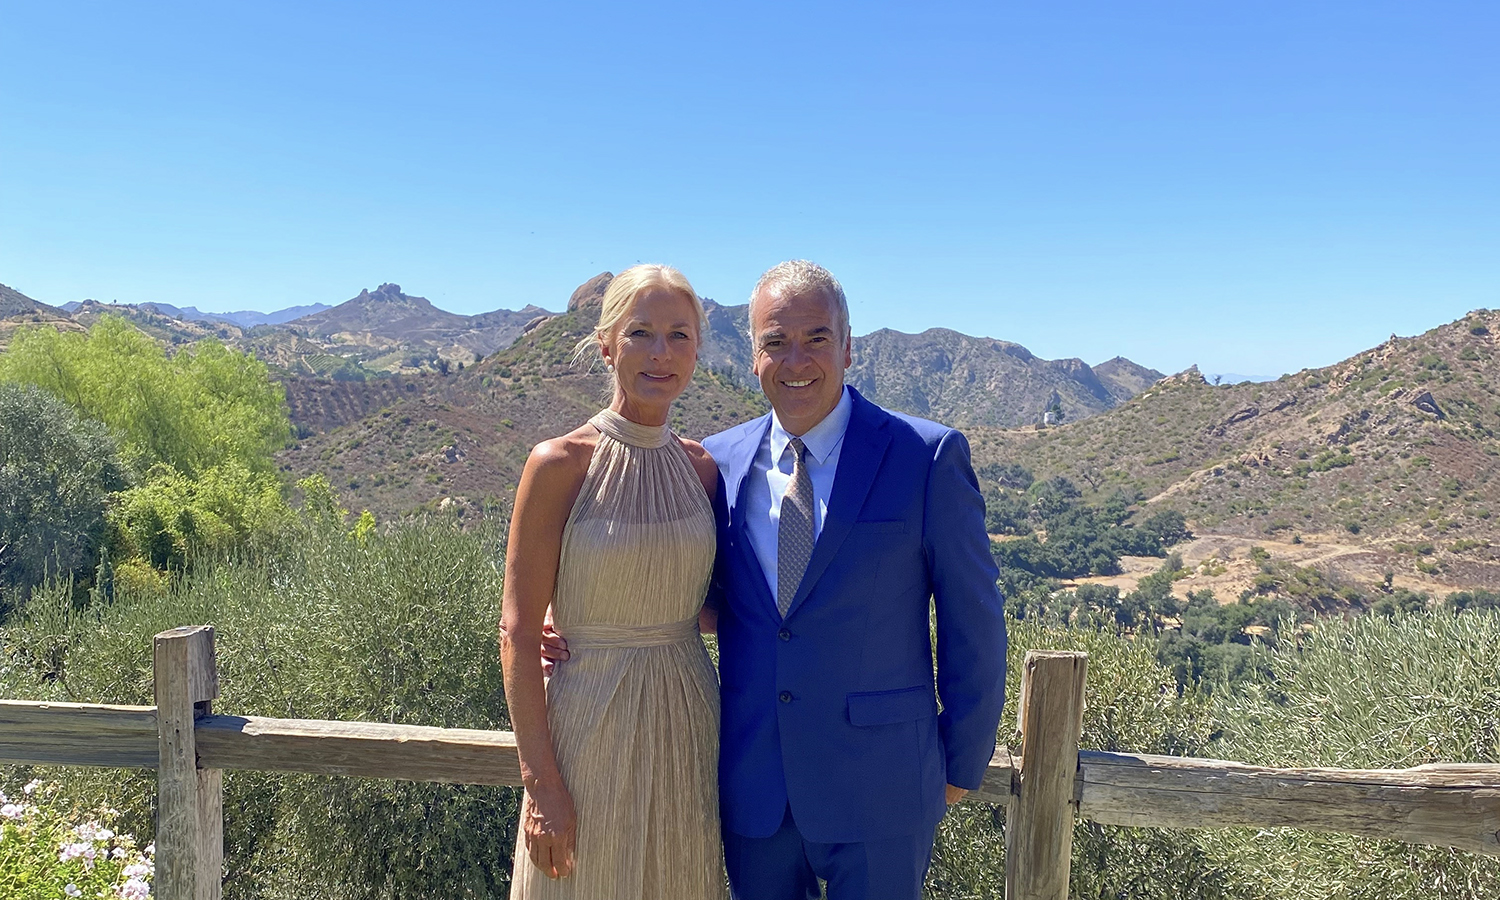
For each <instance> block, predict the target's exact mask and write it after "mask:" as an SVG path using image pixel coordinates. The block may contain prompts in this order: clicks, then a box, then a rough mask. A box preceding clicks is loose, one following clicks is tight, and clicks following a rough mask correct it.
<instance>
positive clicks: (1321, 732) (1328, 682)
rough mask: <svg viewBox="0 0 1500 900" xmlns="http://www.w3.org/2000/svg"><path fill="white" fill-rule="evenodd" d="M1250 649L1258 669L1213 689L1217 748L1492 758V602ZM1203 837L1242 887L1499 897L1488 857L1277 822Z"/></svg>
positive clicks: (1371, 895) (1228, 754)
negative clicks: (1233, 686) (1238, 682)
mask: <svg viewBox="0 0 1500 900" xmlns="http://www.w3.org/2000/svg"><path fill="white" fill-rule="evenodd" d="M1261 653H1262V654H1263V655H1264V656H1265V662H1266V668H1267V669H1268V671H1269V672H1270V675H1269V677H1267V678H1266V679H1264V680H1261V681H1256V682H1253V683H1250V684H1248V685H1244V686H1242V687H1241V688H1240V689H1239V690H1235V691H1232V692H1231V691H1221V692H1219V693H1218V694H1216V705H1217V716H1216V718H1217V720H1218V721H1219V722H1220V723H1221V725H1222V727H1223V728H1224V735H1223V738H1222V740H1221V742H1220V743H1219V746H1218V747H1217V748H1216V749H1217V754H1216V755H1219V756H1221V757H1223V758H1228V759H1238V760H1243V761H1245V762H1250V763H1255V764H1260V765H1272V766H1338V767H1345V768H1403V767H1407V766H1415V765H1422V764H1425V763H1431V762H1481V763H1496V762H1500V744H1497V742H1496V739H1495V735H1496V734H1497V733H1500V613H1497V612H1496V611H1494V610H1486V611H1474V610H1471V611H1468V612H1464V613H1461V614H1458V615H1453V614H1451V613H1447V612H1435V613H1416V614H1410V615H1396V616H1394V617H1390V618H1387V617H1384V616H1362V617H1360V618H1356V619H1349V620H1345V619H1324V620H1319V622H1318V623H1317V624H1316V627H1315V628H1314V629H1313V630H1312V631H1310V632H1309V633H1307V634H1305V635H1302V636H1301V637H1300V638H1299V640H1297V641H1282V642H1279V643H1278V644H1277V645H1276V646H1275V647H1268V648H1263V649H1262V650H1261ZM1202 844H1203V846H1204V847H1205V849H1206V850H1208V851H1209V852H1210V853H1212V854H1213V855H1214V856H1216V857H1218V858H1220V859H1221V860H1223V861H1224V863H1225V864H1226V871H1229V872H1231V873H1240V874H1238V875H1234V877H1233V878H1232V879H1231V880H1232V881H1234V882H1236V883H1237V886H1238V887H1239V888H1240V889H1242V890H1243V891H1244V892H1245V893H1247V894H1250V895H1252V896H1262V897H1269V898H1287V900H1292V898H1296V900H1303V898H1306V900H1311V898H1325V897H1337V898H1349V900H1406V898H1413V900H1416V898H1422V900H1428V898H1439V900H1447V898H1451V900H1460V898H1462V900H1471V898H1476V897H1494V896H1500V860H1495V859H1493V858H1487V857H1481V856H1477V855H1474V854H1468V853H1462V852H1458V851H1454V850H1447V849H1439V848H1432V847H1421V846H1416V845H1408V844H1402V843H1397V842H1377V841H1370V840H1369V839H1367V838H1359V837H1354V836H1348V835H1335V834H1318V833H1308V832H1299V831H1289V830H1286V829H1268V830H1264V831H1260V832H1255V833H1251V832H1247V831H1232V832H1222V833H1212V832H1210V833H1205V835H1204V837H1203V841H1202ZM1292 873H1294V874H1292Z"/></svg>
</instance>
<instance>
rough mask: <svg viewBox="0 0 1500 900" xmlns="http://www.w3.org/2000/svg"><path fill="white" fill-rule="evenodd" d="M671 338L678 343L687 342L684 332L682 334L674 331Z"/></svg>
mask: <svg viewBox="0 0 1500 900" xmlns="http://www.w3.org/2000/svg"><path fill="white" fill-rule="evenodd" d="M672 337H674V338H676V339H677V340H679V341H685V340H687V334H686V332H682V331H674V332H672Z"/></svg>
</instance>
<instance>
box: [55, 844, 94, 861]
mask: <svg viewBox="0 0 1500 900" xmlns="http://www.w3.org/2000/svg"><path fill="white" fill-rule="evenodd" d="M93 849H94V845H93V844H86V843H83V842H82V841H75V842H74V843H71V844H63V845H62V852H61V853H59V854H57V861H58V862H68V861H69V860H74V859H77V858H79V857H80V856H83V854H84V851H86V850H93Z"/></svg>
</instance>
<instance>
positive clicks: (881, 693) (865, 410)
mask: <svg viewBox="0 0 1500 900" xmlns="http://www.w3.org/2000/svg"><path fill="white" fill-rule="evenodd" d="M750 328H751V332H752V334H751V337H752V341H753V352H754V368H755V373H756V375H757V377H759V379H760V383H761V388H762V389H763V390H764V391H765V394H766V397H767V399H769V400H770V402H771V408H772V412H771V414H770V415H767V416H763V417H761V418H759V419H756V420H754V421H751V422H747V423H745V424H743V425H740V426H737V427H735V428H731V429H729V430H728V431H725V432H722V433H721V434H717V435H714V436H713V437H711V438H709V439H708V440H706V441H704V446H705V447H706V448H707V449H708V450H709V452H710V453H712V454H713V456H714V459H715V460H716V461H717V463H718V466H719V474H720V479H719V497H718V501H717V505H718V510H717V512H718V521H719V525H718V527H719V554H718V561H717V563H716V574H715V585H714V593H713V596H712V597H711V602H712V604H713V605H714V606H715V607H716V608H717V609H718V613H719V620H718V631H719V668H720V678H721V682H722V692H721V696H722V700H723V704H722V725H721V730H720V751H719V752H720V763H719V782H720V810H721V814H722V816H723V824H724V851H725V860H726V863H727V865H728V870H729V880H730V885H731V888H732V889H733V893H734V895H735V897H736V898H739V900H787V898H801V897H809V898H814V897H817V896H818V892H819V889H818V879H819V878H822V879H824V880H826V881H827V882H828V896H829V897H830V900H875V898H902V900H916V898H918V897H920V896H921V891H922V882H923V879H924V878H925V876H926V872H927V866H928V861H929V859H930V857H931V853H932V840H933V836H934V832H935V830H936V827H937V823H938V820H939V819H941V818H942V816H943V813H944V810H945V809H946V808H947V805H948V804H951V803H953V802H956V801H957V800H958V799H959V798H961V797H962V796H963V795H964V794H965V793H966V792H967V791H969V790H972V789H974V788H976V787H978V786H979V783H980V780H981V779H982V778H983V776H984V772H985V768H986V766H987V764H988V763H989V760H990V756H991V754H992V753H993V751H994V745H995V731H996V728H997V726H998V724H999V720H1000V709H1001V705H1002V703H1003V701H1004V694H1005V644H1006V636H1005V621H1004V614H1003V609H1002V605H1003V601H1002V598H1001V596H1000V593H999V591H998V590H997V588H996V586H995V579H996V575H997V574H998V573H997V570H996V567H995V564H994V562H993V560H992V559H991V557H990V553H989V538H988V536H987V535H986V533H985V529H984V500H983V498H982V497H981V495H980V493H979V490H978V485H977V482H976V481H975V478H974V473H973V470H972V468H971V466H970V463H969V449H968V444H967V442H966V441H965V439H964V437H963V435H961V434H960V433H958V432H957V431H954V430H953V429H950V428H946V427H944V426H942V425H938V424H936V423H934V422H929V421H926V420H923V419H917V418H913V417H909V416H903V415H899V414H895V413H891V412H888V411H886V410H884V409H882V408H880V407H878V406H876V405H874V404H872V403H870V402H869V401H867V400H865V399H864V398H863V397H861V396H860V395H859V393H858V392H856V391H855V390H853V389H852V388H848V387H846V386H845V385H844V371H845V369H846V368H847V367H848V366H849V363H850V353H849V351H850V348H849V340H850V330H849V313H848V305H847V302H846V300H845V297H844V291H843V288H842V287H841V286H840V285H839V283H838V281H837V280H836V279H835V278H834V277H833V275H832V274H831V273H830V272H828V271H827V270H826V269H824V268H822V267H821V266H817V265H815V264H813V263H810V262H806V261H795V262H787V263H782V264H780V265H778V266H775V267H774V268H772V269H770V270H769V271H768V272H766V273H765V275H763V276H761V279H760V281H759V283H757V285H756V287H755V290H754V292H753V293H752V294H751V299H750ZM929 601H931V602H933V603H934V604H935V609H936V628H935V632H934V631H932V630H930V626H929V616H928V612H929ZM934 633H935V634H936V638H937V648H936V649H937V666H936V670H937V674H936V688H937V691H936V696H935V695H934V690H933V688H934V677H933V647H932V640H931V636H932V635H933V634H934ZM939 699H940V700H941V703H942V713H941V714H939V712H938V701H939Z"/></svg>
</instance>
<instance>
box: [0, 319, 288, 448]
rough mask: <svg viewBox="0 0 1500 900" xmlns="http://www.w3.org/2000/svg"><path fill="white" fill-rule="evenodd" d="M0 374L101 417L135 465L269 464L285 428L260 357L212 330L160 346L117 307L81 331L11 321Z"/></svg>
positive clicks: (277, 389)
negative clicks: (205, 336) (169, 348)
mask: <svg viewBox="0 0 1500 900" xmlns="http://www.w3.org/2000/svg"><path fill="white" fill-rule="evenodd" d="M0 382H15V383H21V384H32V385H36V386H37V387H40V388H42V389H43V390H45V391H47V392H49V393H51V394H54V395H56V396H57V397H59V398H61V399H62V400H63V401H64V402H65V403H67V404H68V405H69V406H72V407H73V408H74V409H77V410H79V411H81V412H82V413H83V414H84V415H86V416H88V417H90V418H93V419H97V420H99V421H101V422H103V423H104V424H105V425H107V426H109V428H110V429H111V430H112V431H113V432H114V433H115V434H117V435H118V436H119V438H120V440H121V444H122V447H121V449H122V453H123V454H124V455H125V456H126V459H127V461H128V462H129V463H130V464H131V465H133V466H134V467H135V468H136V469H137V470H138V471H144V470H146V469H148V468H150V467H151V466H152V465H155V464H157V463H165V464H167V465H169V466H171V467H172V468H174V469H176V470H177V471H179V472H181V473H183V474H184V475H187V476H189V477H196V476H197V475H198V473H199V472H201V471H203V470H205V469H208V468H212V467H214V466H217V465H222V464H224V463H226V462H229V461H231V460H237V461H238V462H239V463H240V464H242V465H244V466H245V467H246V468H249V469H251V470H252V471H257V472H269V471H271V470H272V468H273V465H272V462H271V455H272V454H273V453H275V452H276V451H277V450H280V449H281V448H282V447H283V446H284V445H285V444H286V443H287V440H288V439H289V438H290V436H291V426H290V424H289V420H288V418H287V411H286V392H285V390H284V389H283V388H282V387H281V385H280V384H279V383H278V382H276V381H274V380H272V378H271V377H270V370H269V369H267V368H266V365H265V363H262V362H260V361H259V360H257V359H256V358H255V357H253V356H250V355H249V354H245V353H239V352H236V351H233V350H229V349H227V348H225V347H224V345H223V344H220V343H218V342H217V341H214V340H205V341H200V342H198V343H197V344H194V345H193V346H192V347H191V348H188V349H183V350H179V351H178V352H176V353H175V354H173V355H171V356H168V355H167V352H166V351H165V350H164V349H163V348H162V346H161V345H160V344H158V343H157V342H156V341H155V340H153V339H152V338H151V337H150V336H149V335H147V334H145V333H144V332H141V331H139V330H137V329H136V328H135V327H134V326H132V325H131V324H130V323H129V322H127V321H125V320H124V319H123V318H120V317H118V316H104V317H102V318H101V319H100V320H99V321H98V322H97V323H95V325H94V327H93V328H92V329H91V330H90V331H89V333H88V334H87V335H84V334H78V333H76V332H68V333H62V332H59V331H57V330H56V329H55V328H51V327H40V328H33V329H23V330H20V331H18V332H17V333H16V335H15V337H14V339H13V340H12V341H11V344H10V347H9V349H7V350H6V351H5V352H4V353H0Z"/></svg>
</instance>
